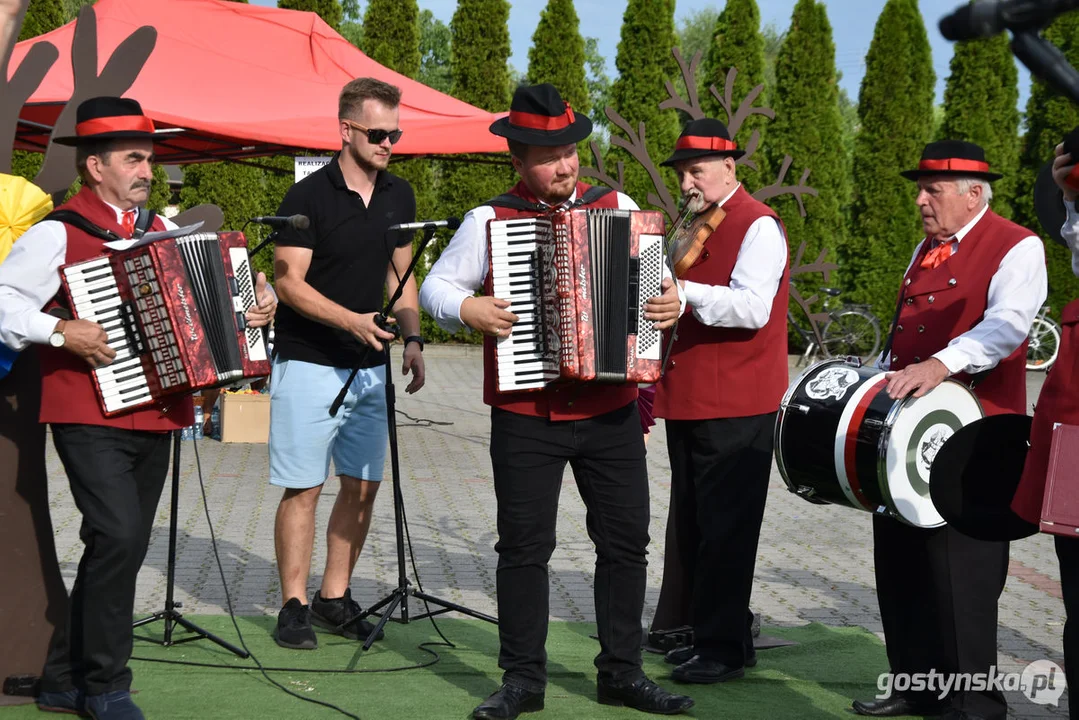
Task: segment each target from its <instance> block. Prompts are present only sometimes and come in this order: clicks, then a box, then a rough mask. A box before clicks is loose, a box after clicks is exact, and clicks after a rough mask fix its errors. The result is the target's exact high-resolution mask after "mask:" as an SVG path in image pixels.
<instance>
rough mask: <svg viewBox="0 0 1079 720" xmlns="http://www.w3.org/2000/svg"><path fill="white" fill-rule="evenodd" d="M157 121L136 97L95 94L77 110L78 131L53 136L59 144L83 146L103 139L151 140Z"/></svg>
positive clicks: (76, 124)
mask: <svg viewBox="0 0 1079 720" xmlns="http://www.w3.org/2000/svg"><path fill="white" fill-rule="evenodd" d="M153 137H154V122H153V120H151V119H150V118H148V117H146V115H144V114H143V112H142V106H141V105H139V103H138V101H137V100H130V99H128V98H120V97H95V98H90V99H89V100H85V101H83V102H82V103H81V104H80V105H79V107H78V109H77V110H76V111H75V134H74V135H68V136H66V137H58V138H53V140H52V141H53V142H54V143H59V144H60V145H83V144H85V143H90V142H100V141H102V140H152V139H153Z"/></svg>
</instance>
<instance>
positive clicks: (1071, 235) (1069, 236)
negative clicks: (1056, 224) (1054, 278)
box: [1060, 200, 1079, 277]
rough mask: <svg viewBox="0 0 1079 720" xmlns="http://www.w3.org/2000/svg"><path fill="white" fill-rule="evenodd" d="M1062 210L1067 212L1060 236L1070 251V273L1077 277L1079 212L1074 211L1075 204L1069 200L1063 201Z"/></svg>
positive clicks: (1078, 272) (1078, 263) (1078, 271)
mask: <svg viewBox="0 0 1079 720" xmlns="http://www.w3.org/2000/svg"><path fill="white" fill-rule="evenodd" d="M1064 208H1065V209H1066V210H1067V211H1068V216H1067V217H1066V218H1065V219H1064V226H1063V227H1061V228H1060V234H1061V235H1063V236H1064V241H1065V242H1066V243H1068V248H1069V249H1070V250H1071V251H1072V273H1073V274H1074V275H1075V277H1079V211H1076V209H1075V203H1073V202H1071V201H1069V200H1065V201H1064Z"/></svg>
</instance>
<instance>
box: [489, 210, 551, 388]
mask: <svg viewBox="0 0 1079 720" xmlns="http://www.w3.org/2000/svg"><path fill="white" fill-rule="evenodd" d="M550 227H551V224H550V222H549V221H545V220H536V219H534V218H528V219H523V220H518V221H507V222H504V223H499V224H498V225H493V226H492V227H491V267H492V270H493V275H492V278H493V289H494V296H495V297H498V298H502V299H503V300H507V301H509V303H510V306H509V307H508V308H507V309H508V310H509V311H510V312H512V313H513V314H514V315H517V316H518V317H519V318H520V319H519V320H518V322H516V323H515V324H514V325H513V329H512V331H511V332H510V334H509V335H508V336H507V337H500V338H498V340H497V346H496V353H497V354H498V387H499V390H500V391H502V392H506V391H512V390H529V389H535V388H542V387H543V386H544V385H546V384H547V383H548V382H550V381H551V380H553V379H555V378H557V377H558V366H557V365H556V363H555V362H553V361H552V358H551V357H550V356H549V355H547V354H546V353H544V348H543V343H544V333H543V327H542V318H541V317H540V286H539V274H540V267H539V262H540V260H539V247H538V240H539V236H540V233H549V232H550Z"/></svg>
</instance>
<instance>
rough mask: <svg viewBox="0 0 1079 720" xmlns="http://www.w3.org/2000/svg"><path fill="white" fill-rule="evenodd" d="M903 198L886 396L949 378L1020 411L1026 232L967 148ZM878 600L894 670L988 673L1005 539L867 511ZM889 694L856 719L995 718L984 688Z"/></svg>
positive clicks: (1028, 300) (1023, 405)
mask: <svg viewBox="0 0 1079 720" xmlns="http://www.w3.org/2000/svg"><path fill="white" fill-rule="evenodd" d="M902 175H903V177H905V178H907V179H908V180H911V181H913V182H916V183H917V185H918V192H917V196H916V199H915V202H916V204H917V205H918V208H919V210H920V211H921V215H922V224H923V226H924V229H925V234H926V238H925V240H923V241H922V242H920V243H918V245H917V247H916V248H915V250H914V254H913V257H912V258H911V262H910V265H909V267H908V268H907V272H906V274H905V276H904V279H903V284H902V285H901V286H900V292H899V300H898V307H897V311H896V316H895V319H894V320H893V323H892V331H891V334H890V336H889V339H888V343H887V345H886V346H885V350H884V352H883V353H882V354H881V358H880V361H879V362H878V364H879V365H880V366H881V367H883V368H885V369H887V370H892V371H894V372H892V373H891V374H890V375H889V377H888V386H887V392H888V395H889V396H890V397H892V398H902V397H906V396H909V395H913V396H914V397H922V396H923V395H925V394H926V393H928V392H929V391H931V390H932V389H933V388H935V387H936V386H937V385H939V384H940V383H941V382H943V381H944V380H945V379H946V378H948V377H954V378H955V379H957V380H958V381H960V382H963V383H965V384H969V385H972V386H973V390H974V393H975V395H977V396H978V400H979V402H980V403H981V405H982V408H983V409H984V410H985V412H986V414H987V415H996V414H1000V413H1017V414H1020V415H1025V414H1026V410H1027V402H1026V337H1027V333H1028V332H1030V325H1031V323H1032V321H1033V319H1034V317H1035V315H1036V314H1037V312H1038V309H1039V308H1040V307H1041V306H1042V303H1043V302H1044V301H1045V296H1046V282H1047V281H1046V273H1045V252H1044V249H1043V247H1042V242H1041V240H1040V239H1039V238H1038V237H1036V236H1035V235H1034V233H1032V232H1031V231H1030V230H1027V229H1026V228H1023V227H1020V226H1019V225H1016V224H1015V223H1012V222H1010V221H1008V220H1006V219H1004V218H1002V217H1000V216H999V215H997V214H996V213H994V212H992V211H991V210H990V209H989V202H990V200H992V197H993V195H992V189H991V186H990V184H989V183H990V182H992V181H993V180H996V179H998V178H1000V177H1001V176H1000V175H999V174H997V173H994V172H991V170H990V166H989V163H987V162H986V160H985V152H984V151H983V150H982V148H980V147H979V146H977V145H975V144H973V143H969V142H961V141H957V140H941V141H939V142H934V143H930V144H929V145H927V146H926V148H925V150H924V151H923V153H922V158H921V161H920V162H919V164H918V168H917V169H915V170H909V171H906V172H903V173H902ZM873 544H874V551H873V557H874V565H875V570H876V581H877V599H878V602H879V604H880V615H881V623H882V625H883V627H884V638H885V644H886V645H887V650H888V664H889V665H890V667H891V672H892V673H895V674H898V673H903V674H910V675H913V674H915V673H929V672H932V671H936V672H938V673H944V674H949V673H971V674H974V673H989V672H991V669H990V668H991V666H994V665H996V662H997V644H996V637H997V600H998V598H999V597H1000V593H1001V592H1002V591H1003V589H1004V582H1005V580H1006V578H1007V572H1008V543H1007V542H998V541H986V540H975V539H973V538H970V537H968V536H966V535H963V534H962V533H960V532H958V531H957V530H956V529H955V528H954V527H952V526H951V525H944V526H941V527H937V528H917V527H912V526H910V525H906V524H904V523H901V522H899V521H898V520H895V519H893V518H890V517H885V516H883V515H875V516H874V517H873ZM938 692H939V691H931V692H905V693H892V694H891V695H890V696H889V697H887V698H884V699H882V700H877V701H859V700H856V701H854V705H853V707H854V710H855V712H857V713H859V714H861V715H873V716H892V715H920V714H940V713H946V715H945V717H948V718H954V719H958V718H999V719H1001V720H1003V718H1004V717H1005V716H1006V715H1007V703H1006V701H1005V699H1004V696H1003V693H1001V692H999V691H995V690H991V689H990V690H985V691H981V692H978V691H973V690H972V691H961V692H954V693H952V695H951V696H950V697H946V698H944V699H941V698H940V697H939V696H938Z"/></svg>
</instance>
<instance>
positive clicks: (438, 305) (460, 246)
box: [420, 191, 686, 332]
mask: <svg viewBox="0 0 1079 720" xmlns="http://www.w3.org/2000/svg"><path fill="white" fill-rule="evenodd" d="M576 199H577V193H576V191H574V193H573V195H571V196H570V198H569V200H566V202H564V203H563V204H562V207H567V206H569V205H570V204H572V203H573V202H574V201H576ZM618 208H619V209H620V210H639V209H640V208H638V207H637V203H635V202H633V200H632V199H631V198H630V197H629V196H627V195H623V194H622V193H618ZM494 219H495V209H494V208H493V207H491V206H490V205H481V206H479V207H477V208H475V209H473V210H470V211H468V212H467V213H466V214H465V217H464V219H463V220H461V226H460V227H458V228H457V232H455V233H454V234H453V238H452V239H451V240H450V244H449V245H448V246H447V247H446V249H445V250H443V251H442V255H441V256H440V257H439V258H438V261H437V262H435V264H434V266H433V267H432V268H431V271H430V272H429V273H427V277H425V278H424V279H423V284H422V285H421V286H420V304H421V305H422V306H423V308H424V310H426V311H427V312H428V313H429V314H430V315H431V317H433V318H434V319H435V322H437V323H438V325H439V327H441V328H442V329H443V330H446V331H447V332H457V331H458V330H460V329H461V328H462V327H463V326H464V323H462V322H461V303H463V302H464V301H465V300H467V299H468V298H470V297H472V296H473V295H474V294H475V292H476V290H478V289H479V288H481V287H483V283H484V281H485V280H486V279H487V270H488V265H489V263H488V259H487V221H488V220H494ZM663 277H671V273H670V270H668V269H667V267H666V266H664V268H663ZM678 297H679V299H680V300H681V311H684V310H685V306H686V299H685V294H684V293H683V292H682V291H681V290H679V291H678Z"/></svg>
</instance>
